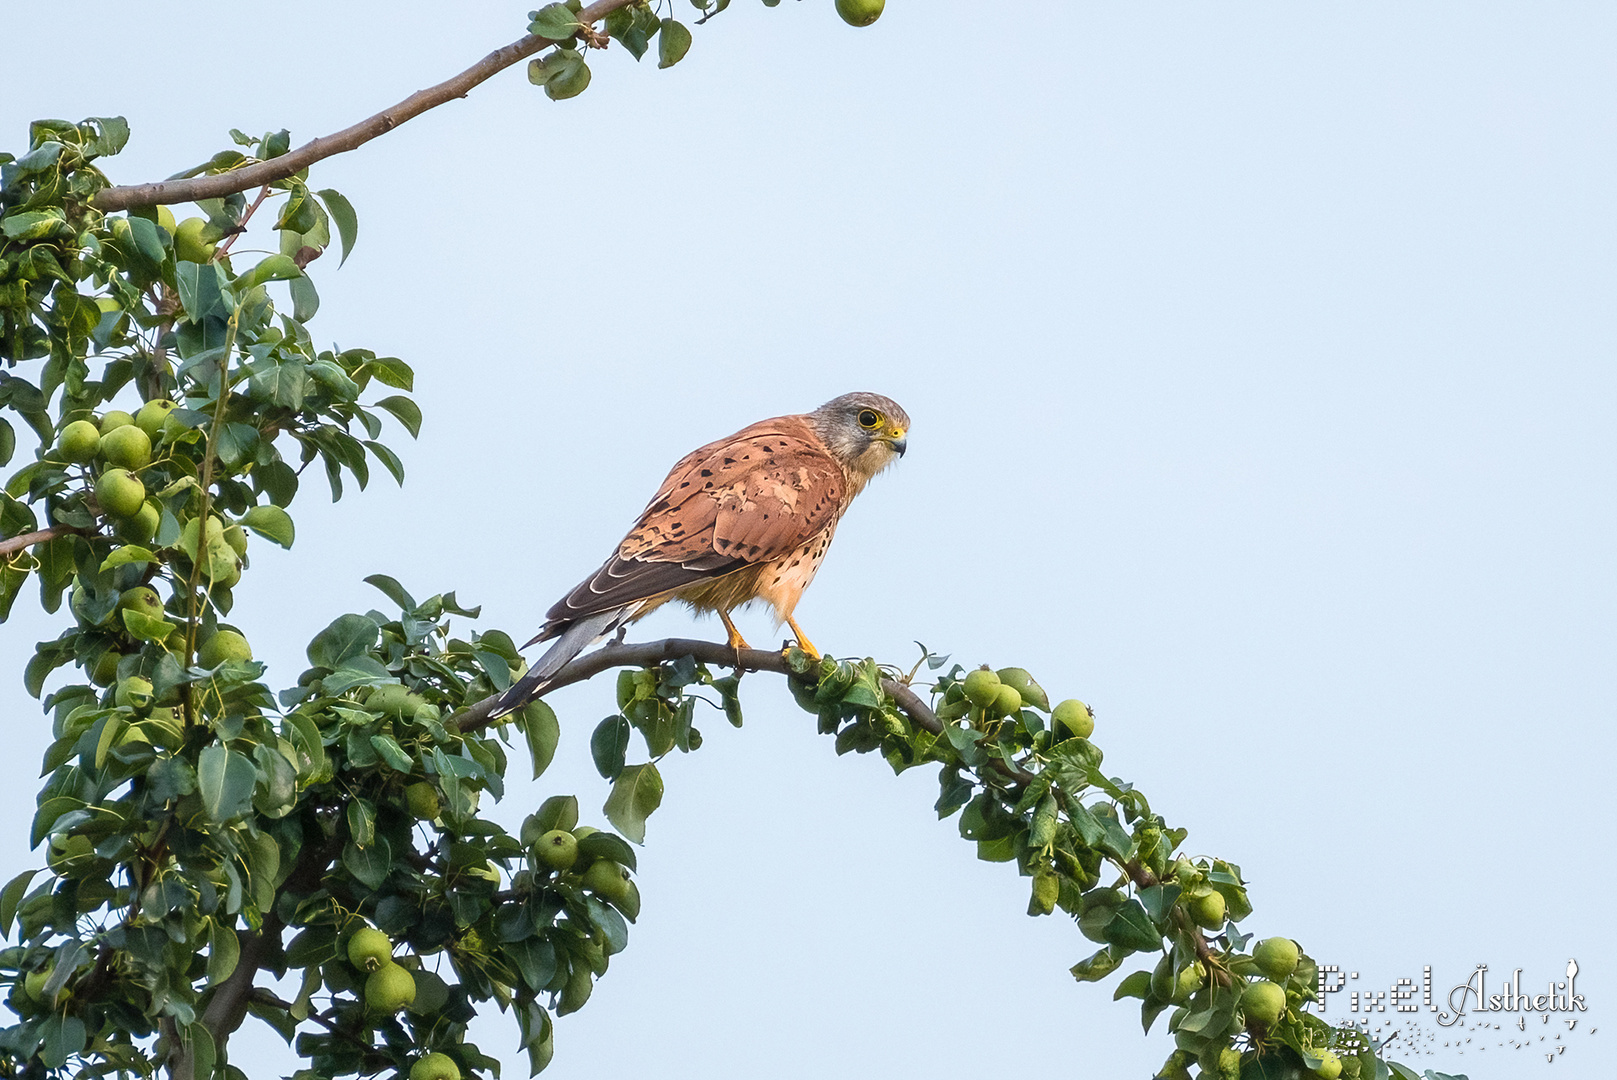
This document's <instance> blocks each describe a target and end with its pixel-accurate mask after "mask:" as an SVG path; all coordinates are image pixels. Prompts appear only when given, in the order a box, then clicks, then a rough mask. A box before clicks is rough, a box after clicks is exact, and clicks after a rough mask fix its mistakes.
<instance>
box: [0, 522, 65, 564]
mask: <svg viewBox="0 0 1617 1080" xmlns="http://www.w3.org/2000/svg"><path fill="white" fill-rule="evenodd" d="M81 532H84V530H83V529H81V528H79V527H78V526H77V525H52V526H51V527H50V528H48V529H40V530H39V531H37V532H31V533H23V534H22V535H21V536H13V537H11V538H10V539H9V540H0V559H8V558H10V557H11V556H12V555H15V554H16V553H17V552H19V551H21V550H22V549H23V548H30V547H33V546H34V545H35V544H43V543H44V542H45V541H47V540H55V539H56V538H57V537H58V536H71V535H72V534H73V533H81Z"/></svg>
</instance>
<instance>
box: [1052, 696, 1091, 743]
mask: <svg viewBox="0 0 1617 1080" xmlns="http://www.w3.org/2000/svg"><path fill="white" fill-rule="evenodd" d="M1050 720H1051V721H1052V722H1053V723H1055V724H1058V725H1060V726H1061V727H1064V728H1066V729H1067V731H1068V732H1069V733H1070V734H1072V735H1076V736H1077V737H1078V738H1080V739H1087V738H1089V737H1090V736H1091V735H1093V734H1094V733H1095V714H1094V713H1093V712H1090V710H1089V706H1088V705H1085V704H1084V703H1083V702H1081V701H1079V700H1078V699H1077V698H1068V699H1067V700H1066V701H1063V702H1062V703H1061V704H1059V705H1057V706H1056V707H1055V709H1054V710H1053V711H1052V712H1051V713H1050Z"/></svg>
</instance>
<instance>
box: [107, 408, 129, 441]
mask: <svg viewBox="0 0 1617 1080" xmlns="http://www.w3.org/2000/svg"><path fill="white" fill-rule="evenodd" d="M134 422H135V418H134V417H133V416H131V415H129V414H128V413H126V412H124V411H123V410H122V409H108V410H107V411H106V412H104V413H102V414H101V434H103V435H105V434H106V433H107V432H109V431H112V430H113V429H114V428H121V427H126V426H128V425H129V424H133V423H134Z"/></svg>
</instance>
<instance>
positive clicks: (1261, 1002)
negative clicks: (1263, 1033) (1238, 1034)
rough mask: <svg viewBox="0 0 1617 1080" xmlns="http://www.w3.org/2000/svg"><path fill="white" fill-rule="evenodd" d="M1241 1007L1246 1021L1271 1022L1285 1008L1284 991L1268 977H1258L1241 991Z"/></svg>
mask: <svg viewBox="0 0 1617 1080" xmlns="http://www.w3.org/2000/svg"><path fill="white" fill-rule="evenodd" d="M1241 1009H1242V1011H1243V1012H1245V1013H1246V1018H1247V1022H1248V1023H1253V1022H1256V1023H1259V1024H1273V1023H1274V1022H1275V1021H1277V1020H1279V1019H1280V1014H1281V1013H1282V1012H1285V1010H1286V992H1285V991H1284V990H1282V989H1281V988H1280V987H1278V986H1276V985H1275V984H1274V983H1272V982H1270V981H1269V980H1268V979H1259V980H1258V981H1257V982H1255V983H1249V984H1248V985H1247V988H1246V989H1245V990H1243V991H1241Z"/></svg>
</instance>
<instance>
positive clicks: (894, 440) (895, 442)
mask: <svg viewBox="0 0 1617 1080" xmlns="http://www.w3.org/2000/svg"><path fill="white" fill-rule="evenodd" d="M882 437H883V438H885V439H886V440H887V442H888V444H889V445H890V446H892V448H893V449H894V450H897V451H898V456H899V457H903V456H904V448H905V447H906V446H908V445H909V440H908V439H906V438H905V437H904V429H903V428H901V427H890V428H888V429H887V430H886V431H885V432H884V433H883V436H882Z"/></svg>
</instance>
